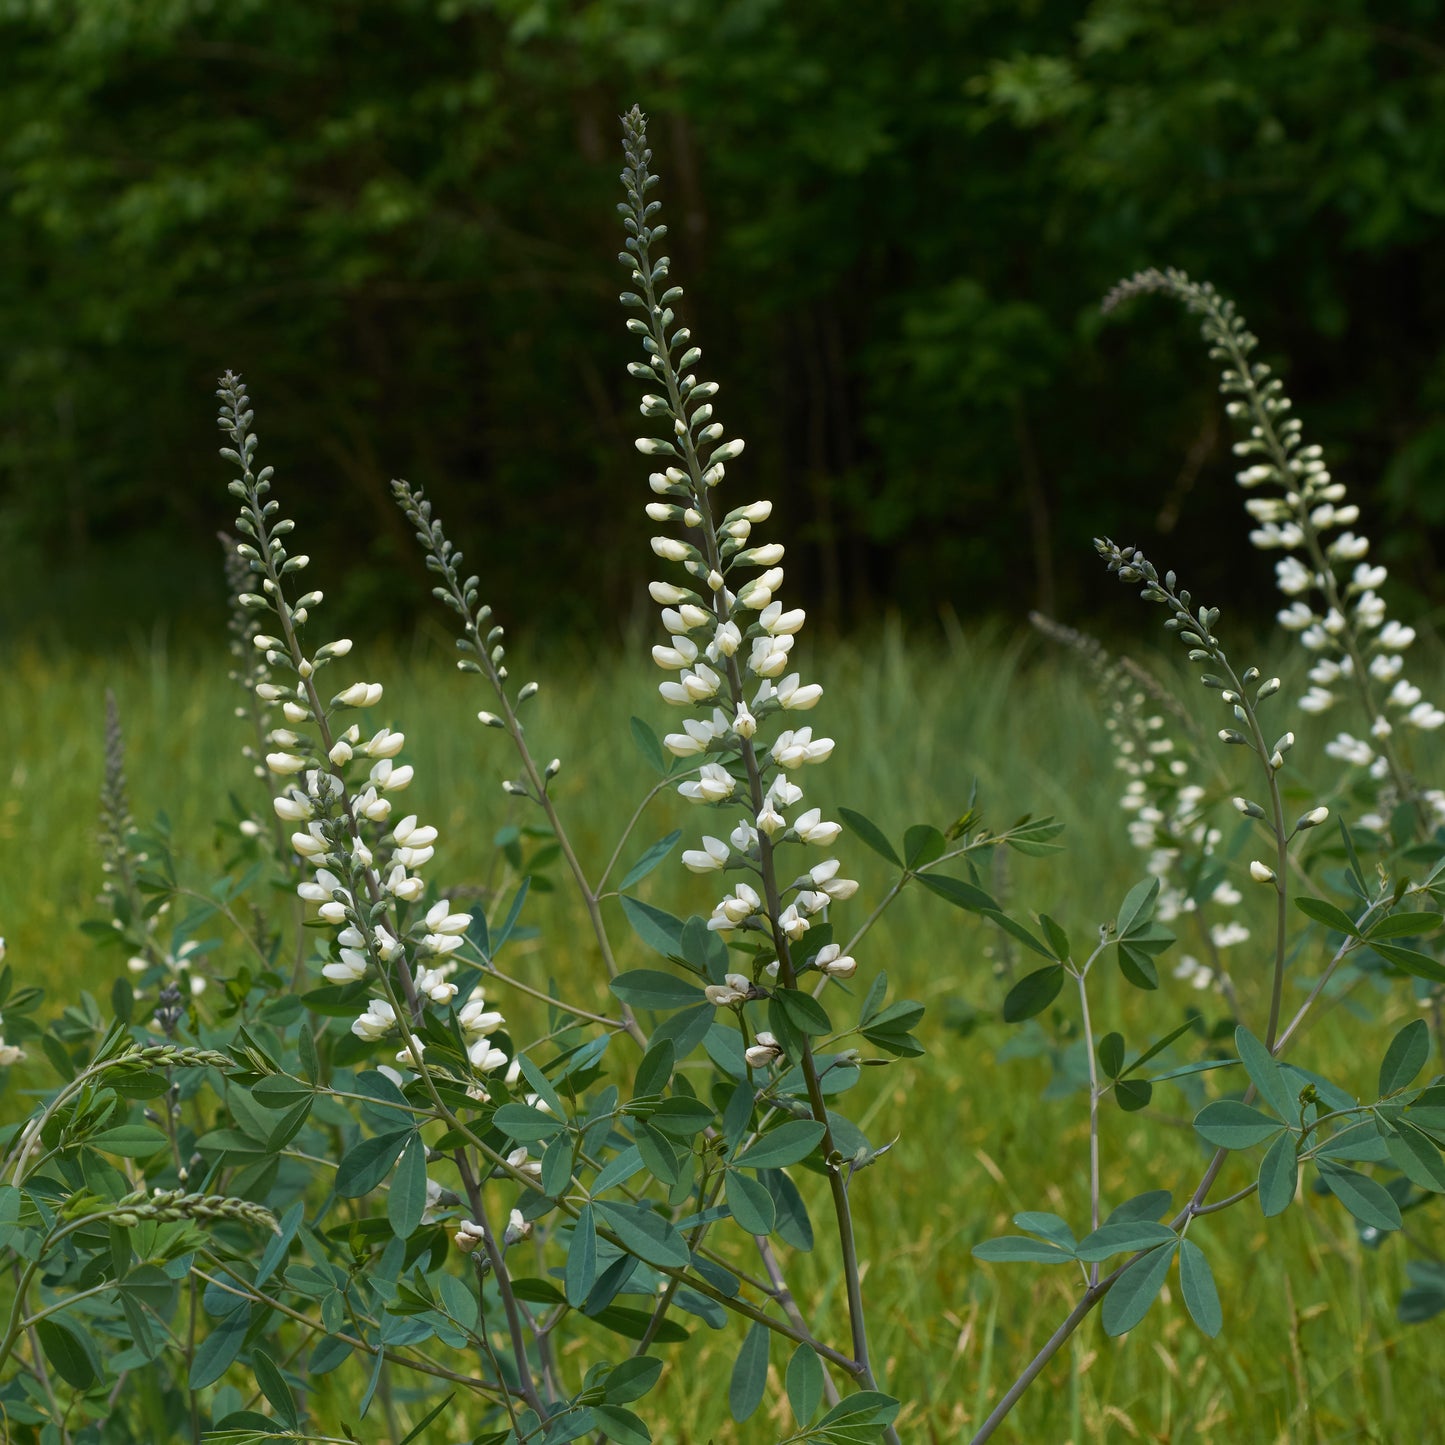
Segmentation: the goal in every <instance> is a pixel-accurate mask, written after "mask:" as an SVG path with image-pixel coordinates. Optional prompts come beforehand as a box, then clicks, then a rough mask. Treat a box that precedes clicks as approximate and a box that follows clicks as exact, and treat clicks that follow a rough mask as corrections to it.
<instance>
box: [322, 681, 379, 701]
mask: <svg viewBox="0 0 1445 1445" xmlns="http://www.w3.org/2000/svg"><path fill="white" fill-rule="evenodd" d="M381 694H382V686H381V684H380V683H379V682H353V683H352V684H351V686H350V687H348V688H345V689H343V690H342V691H341V692H338V693H337V694H336V696H335V697H334V698H332V699H331V703H332V706H333V707H375V706H376V704H377V703H379V702H380V701H381Z"/></svg>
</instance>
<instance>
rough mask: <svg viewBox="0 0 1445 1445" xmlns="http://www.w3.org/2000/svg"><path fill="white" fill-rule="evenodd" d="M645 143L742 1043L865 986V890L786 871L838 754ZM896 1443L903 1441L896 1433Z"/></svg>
mask: <svg viewBox="0 0 1445 1445" xmlns="http://www.w3.org/2000/svg"><path fill="white" fill-rule="evenodd" d="M646 127H647V120H646V117H645V116H644V115H643V113H642V111H641V110H640V109H638V108H637V107H635V106H634V107H633V109H632V110H631V111H630V112H629V113H628V114H627V115H626V116H625V117H624V118H623V137H624V140H623V149H624V153H625V157H626V162H627V163H626V167H625V169H624V170H623V173H622V181H623V185H624V187H625V190H626V194H627V200H626V201H625V202H622V203H620V204H619V206H618V210H619V212H620V213H621V215H622V217H623V224H624V226H625V227H626V230H627V238H626V242H625V245H626V250H625V251H623V252H622V253H621V255H620V257H619V259H620V260H621V262H622V264H623V265H624V266H625V267H626V268H627V271H628V275H629V278H630V280H631V283H632V285H633V286H634V287H636V288H637V289H635V290H629V291H624V292H623V293H622V296H621V301H622V304H623V305H624V306H625V307H627V308H628V309H629V310H631V311H633V312H635V313H636V314H635V315H634V316H632V317H630V318H629V319H628V321H627V329H628V330H629V331H630V332H631V333H632V334H633V335H634V336H636V337H637V338H638V339H639V340H640V342H641V345H642V350H643V353H644V359H643V360H642V361H636V362H633V363H631V364H630V365H629V367H628V371H629V372H630V373H631V375H632V376H633V377H634V378H636V379H637V380H639V381H641V382H643V383H644V384H645V385H646V386H648V387H649V388H656V390H649V391H648V392H647V394H646V395H644V397H643V398H642V403H641V411H642V414H643V416H644V417H647V418H648V419H650V420H654V421H657V422H660V423H662V424H664V425H665V427H666V434H665V435H664V436H661V437H658V436H643V437H639V438H638V441H637V449H638V451H639V452H641V453H642V455H643V456H646V457H649V458H655V459H657V461H658V462H659V464H660V465H661V466H662V470H661V471H657V472H654V473H652V475H651V476H650V478H649V484H650V486H651V489H652V492H653V495H654V497H655V498H656V500H654V501H652V502H651V503H649V504H648V506H647V516H648V518H649V520H651V521H652V522H654V523H658V524H661V525H664V526H668V527H670V528H672V529H673V530H671V531H669V532H667V533H662V534H659V535H657V536H655V537H653V539H652V551H653V553H654V555H655V556H656V557H658V558H659V559H660V560H662V561H664V562H668V563H672V564H675V565H677V566H679V567H680V568H681V569H682V572H683V573H684V574H685V575H686V578H687V579H688V580H687V581H686V582H675V581H668V580H659V581H655V582H653V583H652V584H651V585H650V586H649V588H648V591H649V594H650V596H651V597H652V600H653V601H654V602H655V603H657V605H658V606H659V607H660V608H661V609H662V623H663V627H664V629H665V630H666V633H667V638H668V640H667V642H666V643H660V644H658V645H657V646H655V647H654V648H653V650H652V657H653V661H654V662H656V663H657V665H658V666H659V667H660V668H661V669H662V670H663V671H664V672H666V673H668V674H669V677H668V678H667V680H666V681H664V682H663V683H661V684H660V686H659V688H658V691H659V692H660V694H661V695H662V698H663V700H664V701H665V702H667V703H668V704H670V705H672V706H674V707H676V708H678V709H680V710H685V711H686V712H687V713H688V714H689V715H688V716H685V717H684V718H683V719H682V723H681V727H680V728H679V729H678V730H677V731H675V732H671V733H668V734H667V735H666V737H665V738H664V739H663V745H664V746H665V747H666V748H667V750H668V751H669V752H671V753H672V754H673V755H674V756H676V757H680V758H687V759H700V760H702V762H701V766H700V768H699V771H698V774H697V776H696V777H694V778H692V779H690V780H689V781H687V782H685V783H683V784H681V785H680V786H679V787H678V792H679V794H680V795H681V796H682V797H683V798H685V799H687V800H688V801H689V802H691V803H695V804H697V805H698V806H700V807H704V808H709V809H712V810H713V811H714V812H715V813H716V814H717V815H718V817H719V822H718V824H717V825H716V830H715V831H714V832H708V833H704V834H703V836H702V837H701V838H700V839H699V846H698V847H695V848H691V849H688V850H687V851H686V852H684V854H683V864H684V866H685V867H687V868H688V869H689V870H691V871H692V872H695V873H704V874H706V873H737V874H740V875H742V878H741V880H740V881H738V882H737V883H735V884H734V885H733V886H732V887H731V888H730V889H728V890H727V891H726V892H724V893H723V894H722V896H721V897H720V898H719V899H718V901H717V903H716V905H715V906H714V908H713V910H712V914H711V917H710V918H709V920H708V928H709V929H711V930H712V931H714V932H717V933H722V934H727V935H736V936H738V937H739V940H740V941H739V943H738V946H739V947H740V948H743V949H745V950H746V951H747V952H749V953H751V955H752V965H751V969H750V972H749V973H741V972H739V973H736V974H729V975H728V976H727V978H726V979H725V981H724V983H723V984H720V985H713V986H712V987H710V988H709V989H708V990H707V994H708V998H709V1000H710V1001H711V1002H712V1003H713V1004H715V1005H716V1006H718V1007H720V1008H722V1007H730V1008H734V1009H736V1010H737V1011H738V1017H739V1023H740V1026H741V1027H742V1029H743V1031H744V1038H745V1039H746V1038H747V1037H748V1021H747V1017H746V1010H747V1008H748V1007H749V1005H750V1003H751V1002H752V1001H753V1000H755V999H762V998H766V997H767V995H768V989H769V986H771V985H773V984H776V985H777V986H779V987H780V988H781V989H783V990H789V991H792V990H796V989H797V986H798V982H799V980H800V978H802V977H804V976H806V975H809V974H812V975H815V976H817V977H819V978H820V979H821V980H824V981H826V980H827V979H828V978H835V979H844V978H848V977H851V975H852V974H853V973H854V972H855V970H856V968H857V963H856V961H855V960H854V959H853V958H852V957H850V956H848V955H846V954H844V953H843V952H842V950H841V949H840V948H838V947H836V946H832V945H829V946H824V947H820V948H817V949H813V950H810V949H809V947H808V944H807V941H806V940H807V935H808V933H809V932H810V931H811V930H812V929H813V927H814V926H815V925H816V924H818V923H820V922H822V921H823V920H825V919H826V917H827V914H828V909H829V907H830V905H831V904H832V903H833V902H835V901H842V900H844V899H847V898H850V897H851V896H852V895H853V894H854V893H855V892H856V891H857V887H858V885H857V883H856V882H855V881H854V880H852V879H849V878H842V877H839V876H838V875H839V866H840V865H839V863H838V860H837V859H835V858H831V857H826V856H825V857H824V858H823V859H822V860H821V861H820V862H816V863H812V862H809V861H808V860H807V858H806V856H805V857H804V858H803V859H801V860H800V865H799V866H800V869H801V871H798V872H796V873H794V867H793V866H787V867H784V866H783V863H782V854H781V850H782V849H784V848H796V849H797V850H798V851H799V852H801V853H803V854H805V855H806V853H807V851H808V850H811V849H825V848H826V847H827V846H828V845H829V844H831V843H832V842H833V841H834V840H835V839H836V838H837V837H838V835H839V833H840V832H841V826H840V825H839V824H838V823H836V822H833V821H831V820H827V819H824V818H823V816H822V814H821V812H820V810H819V809H818V808H815V807H811V808H810V807H804V808H802V809H801V810H800V809H799V805H800V804H802V803H803V802H804V790H803V786H802V784H801V782H800V781H799V778H800V776H801V775H803V774H804V773H805V771H806V769H808V768H810V767H813V766H816V765H817V764H819V763H822V762H825V761H826V760H827V759H828V758H829V757H830V756H831V755H832V752H833V740H832V739H831V738H828V737H822V736H818V735H817V734H816V733H815V731H814V728H813V727H812V725H811V724H806V723H803V722H802V720H801V719H800V718H797V717H795V716H794V715H795V714H798V713H803V712H810V711H811V709H812V708H813V707H814V706H815V705H816V704H817V702H818V700H819V698H820V697H821V696H822V692H823V690H822V688H821V687H820V686H819V685H818V684H816V683H805V682H803V680H802V676H801V673H799V672H796V671H791V670H790V668H791V664H792V658H791V654H792V649H793V646H794V643H795V641H796V638H797V636H798V633H799V632H800V631H801V629H802V626H803V623H804V621H805V614H804V612H803V611H802V609H790V610H785V609H784V606H783V603H782V602H781V600H779V598H778V595H777V594H778V593H779V591H780V590H781V587H782V583H783V569H782V567H781V566H780V565H779V564H780V563H781V562H782V560H783V556H784V547H783V544H782V543H780V542H763V543H759V542H758V541H757V540H756V539H755V538H754V536H753V529H754V528H755V527H758V526H760V525H761V524H762V523H764V522H766V521H767V520H768V518H769V516H770V515H771V513H772V503H771V502H768V501H755V502H749V503H746V504H744V505H742V506H737V507H733V508H731V509H730V510H728V511H726V512H723V513H722V515H720V516H719V515H718V514H717V512H716V511H715V509H714V504H713V493H714V492H715V490H716V489H717V488H718V486H719V485H720V484H721V483H722V481H723V480H724V478H725V476H726V473H727V464H728V463H729V462H731V461H732V460H734V459H735V458H736V457H738V456H739V455H741V453H742V451H743V442H742V441H741V440H739V439H736V438H734V439H730V440H726V441H725V440H723V438H724V436H725V432H724V428H723V426H722V423H721V422H720V421H718V420H716V418H715V415H714V407H713V399H714V398H715V397H716V396H717V394H718V390H719V388H718V385H717V383H716V382H711V381H700V380H699V379H698V377H697V375H696V374H695V373H694V372H693V371H692V370H691V368H692V367H693V366H694V365H695V364H696V363H697V362H698V360H699V359H700V358H701V355H702V353H701V351H700V350H699V349H698V348H697V347H696V346H694V345H693V344H692V339H691V333H690V331H689V330H688V329H687V328H686V327H684V326H679V325H678V324H677V315H676V312H675V310H674V307H675V304H676V302H677V301H678V300H680V299H681V296H682V289H681V287H678V286H667V287H666V289H664V290H661V291H659V287H660V286H665V283H666V280H667V276H668V272H669V269H670V262H669V259H668V258H667V257H666V256H658V257H654V255H653V251H652V247H653V244H654V243H655V242H659V241H661V240H662V239H663V238H664V237H665V236H666V234H667V228H666V226H663V225H654V224H652V221H653V217H654V216H655V215H656V212H657V211H658V209H659V206H660V202H658V201H655V200H653V201H649V200H648V199H647V193H648V192H649V191H650V190H651V189H652V188H653V186H655V185H656V184H657V177H656V176H654V175H652V174H651V173H650V171H649V163H650V161H651V158H652V152H651V151H650V150H649V149H648V146H647V129H646ZM741 940H746V942H742V941H741ZM795 1048H796V1052H797V1057H796V1058H792V1059H789V1058H787V1057H786V1052H785V1048H784V1045H783V1044H782V1043H781V1042H780V1041H779V1040H778V1038H776V1037H775V1036H774V1034H773V1033H771V1032H769V1031H766V1030H765V1031H762V1032H757V1033H755V1034H753V1036H752V1042H751V1044H750V1045H749V1046H748V1047H747V1049H746V1050H745V1059H746V1062H747V1064H748V1066H749V1068H751V1069H770V1070H771V1069H773V1068H775V1067H782V1066H783V1065H784V1064H785V1062H786V1063H787V1064H792V1063H796V1064H797V1065H798V1067H799V1069H800V1071H801V1073H802V1075H803V1080H804V1083H805V1086H806V1092H807V1101H808V1107H809V1110H810V1112H811V1113H812V1116H813V1118H814V1120H815V1121H817V1122H818V1123H819V1124H821V1125H822V1127H823V1139H822V1151H823V1156H824V1158H825V1159H828V1160H829V1161H830V1164H829V1168H828V1180H829V1186H830V1190H831V1193H832V1199H833V1206H834V1214H835V1217H836V1221H837V1227H838V1233H839V1244H840V1246H841V1251H842V1257H843V1265H844V1283H845V1288H846V1294H847V1299H848V1313H849V1321H850V1326H851V1333H852V1343H853V1357H854V1360H855V1361H856V1362H857V1365H858V1367H859V1371H860V1379H861V1381H862V1382H863V1383H864V1384H865V1385H867V1386H868V1387H869V1388H870V1389H871V1388H873V1387H874V1384H875V1382H874V1378H873V1372H872V1366H871V1363H870V1360H869V1352H868V1336H867V1327H866V1323H865V1319H864V1310H863V1298H862V1290H861V1281H860V1275H859V1270H858V1260H857V1248H856V1243H855V1239H854V1234H853V1223H852V1215H851V1211H850V1206H849V1202H848V1186H847V1179H846V1177H845V1174H844V1170H843V1167H842V1161H841V1158H840V1156H839V1154H838V1151H837V1149H836V1146H835V1144H834V1142H833V1137H832V1126H831V1123H830V1121H829V1119H828V1111H827V1109H826V1107H825V1105H824V1099H823V1091H822V1086H821V1083H820V1079H819V1073H818V1069H817V1065H816V1062H815V1060H814V1057H813V1051H812V1047H811V1044H810V1043H809V1041H808V1037H807V1035H806V1034H801V1033H800V1034H799V1035H798V1039H797V1042H796V1045H795ZM887 1438H890V1439H896V1435H894V1434H893V1431H892V1427H891V1426H889V1427H888V1435H887Z"/></svg>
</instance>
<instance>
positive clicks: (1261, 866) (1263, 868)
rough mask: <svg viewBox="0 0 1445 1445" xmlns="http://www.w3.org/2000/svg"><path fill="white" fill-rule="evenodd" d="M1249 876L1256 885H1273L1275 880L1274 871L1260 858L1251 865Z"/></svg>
mask: <svg viewBox="0 0 1445 1445" xmlns="http://www.w3.org/2000/svg"><path fill="white" fill-rule="evenodd" d="M1249 876H1250V877H1251V878H1253V879H1254V881H1255V882H1256V883H1273V882H1274V878H1275V874H1274V869H1273V868H1271V867H1270V866H1269V865H1268V864H1267V863H1261V862H1260V861H1259V859H1258V858H1256V859H1255V860H1254V861H1253V862H1252V863H1251V864H1250V865H1249Z"/></svg>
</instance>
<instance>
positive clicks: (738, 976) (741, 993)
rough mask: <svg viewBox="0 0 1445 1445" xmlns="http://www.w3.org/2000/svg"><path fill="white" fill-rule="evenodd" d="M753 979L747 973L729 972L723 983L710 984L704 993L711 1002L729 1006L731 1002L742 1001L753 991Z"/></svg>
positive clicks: (720, 1005) (720, 1006) (725, 1006)
mask: <svg viewBox="0 0 1445 1445" xmlns="http://www.w3.org/2000/svg"><path fill="white" fill-rule="evenodd" d="M752 987H753V981H752V979H750V978H749V977H748V976H747V975H746V974H742V973H729V974H726V975H724V979H723V982H722V983H712V984H709V985H708V986H707V987H706V988H705V989H703V993H704V994H705V995H706V996H707V1001H708V1002H709V1003H710V1004H714V1005H716V1006H717V1007H718V1008H727V1007H728V1006H729V1005H730V1004H735V1003H742V1002H743V1001H744V1000H745V999H746V998H747V996H748V994H749V993H751V992H752Z"/></svg>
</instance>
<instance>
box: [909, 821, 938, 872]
mask: <svg viewBox="0 0 1445 1445" xmlns="http://www.w3.org/2000/svg"><path fill="white" fill-rule="evenodd" d="M947 848H948V844H947V843H946V842H945V841H944V837H943V834H942V833H940V832H939V831H938V829H937V828H935V827H934V826H933V825H932V824H931V823H915V824H914V825H913V827H911V828H910V829H909V830H908V831H907V832H906V833H905V834H904V835H903V863H904V866H905V867H907V868H910V869H914V868H926V867H927V866H928V864H930V863H936V862H937V861H938V859H940V858H942V857H943V855H944V853H945V851H946V850H947Z"/></svg>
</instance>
